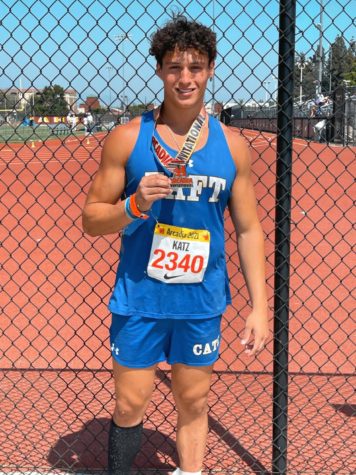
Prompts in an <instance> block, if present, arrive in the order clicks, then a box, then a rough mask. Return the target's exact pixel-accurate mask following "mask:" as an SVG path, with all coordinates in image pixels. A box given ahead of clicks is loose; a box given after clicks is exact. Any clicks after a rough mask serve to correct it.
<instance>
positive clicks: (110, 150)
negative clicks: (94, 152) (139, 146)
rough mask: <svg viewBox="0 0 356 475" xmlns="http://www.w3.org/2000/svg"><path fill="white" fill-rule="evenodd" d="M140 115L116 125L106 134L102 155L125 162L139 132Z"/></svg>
mask: <svg viewBox="0 0 356 475" xmlns="http://www.w3.org/2000/svg"><path fill="white" fill-rule="evenodd" d="M140 126H141V117H135V118H134V119H132V120H131V121H130V122H128V123H127V124H124V125H118V126H117V127H115V129H113V130H112V131H111V132H110V134H109V135H108V136H107V138H106V140H105V143H104V148H103V156H104V157H111V158H112V160H114V161H117V162H120V163H125V162H126V160H127V159H128V157H129V156H130V154H131V152H132V150H133V149H134V146H135V144H136V141H137V138H138V134H139V132H140Z"/></svg>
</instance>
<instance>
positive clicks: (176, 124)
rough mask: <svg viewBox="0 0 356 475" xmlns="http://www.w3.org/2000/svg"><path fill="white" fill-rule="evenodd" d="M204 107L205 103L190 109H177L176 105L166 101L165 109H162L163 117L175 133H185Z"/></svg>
mask: <svg viewBox="0 0 356 475" xmlns="http://www.w3.org/2000/svg"><path fill="white" fill-rule="evenodd" d="M202 107H203V103H202V104H198V105H197V106H195V107H192V108H189V109H188V108H187V109H181V110H177V109H176V108H175V107H174V106H173V107H171V106H170V105H169V104H166V103H164V105H163V110H161V119H162V121H163V122H164V123H165V124H166V125H168V127H169V128H170V129H171V130H172V131H173V132H174V133H176V134H179V135H185V134H187V133H188V131H189V129H190V127H191V125H192V124H193V122H194V120H195V119H196V118H197V116H198V115H199V112H200V111H201V109H202Z"/></svg>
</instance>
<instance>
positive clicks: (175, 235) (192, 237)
mask: <svg viewBox="0 0 356 475" xmlns="http://www.w3.org/2000/svg"><path fill="white" fill-rule="evenodd" d="M209 252H210V232H209V231H207V230H205V229H199V230H198V229H188V228H180V227H177V226H171V225H170V224H161V223H157V224H156V227H155V230H154V234H153V241H152V247H151V254H150V260H149V263H148V266H147V274H148V275H149V276H150V277H152V278H154V279H157V280H160V281H161V282H165V283H166V284H193V283H198V282H202V280H203V278H204V274H205V271H206V268H207V265H208V260H209Z"/></svg>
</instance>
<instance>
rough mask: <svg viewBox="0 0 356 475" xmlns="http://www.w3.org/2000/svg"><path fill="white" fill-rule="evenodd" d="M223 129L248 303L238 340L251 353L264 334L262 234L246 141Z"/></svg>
mask: <svg viewBox="0 0 356 475" xmlns="http://www.w3.org/2000/svg"><path fill="white" fill-rule="evenodd" d="M224 131H225V134H226V138H227V140H228V143H229V147H230V150H231V153H232V156H233V159H234V161H235V164H236V168H237V176H236V178H235V181H234V183H233V187H232V195H231V199H230V203H229V209H230V214H231V218H232V221H233V223H234V227H235V231H236V236H237V242H238V253H239V258H240V263H241V269H242V272H243V275H244V278H245V282H246V285H247V289H248V292H249V295H250V299H251V305H252V312H251V313H250V315H249V316H248V317H247V319H246V324H245V330H244V334H243V338H242V340H241V343H242V344H244V345H246V353H248V354H249V355H254V354H255V353H256V352H258V351H260V350H261V349H262V348H263V346H264V344H265V342H266V339H267V337H268V304H267V291H266V276H265V252H264V237H263V232H262V228H261V224H260V222H259V219H258V216H257V206H256V198H255V193H254V189H253V184H252V180H251V165H250V162H251V159H250V153H249V150H248V147H247V144H246V142H245V140H244V139H243V138H242V137H241V136H239V135H238V134H237V133H236V132H233V131H230V130H228V129H227V128H224ZM252 334H253V338H254V342H253V348H252V349H250V347H249V346H247V344H248V342H249V340H250V338H251V335H252Z"/></svg>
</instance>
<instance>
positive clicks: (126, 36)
mask: <svg viewBox="0 0 356 475" xmlns="http://www.w3.org/2000/svg"><path fill="white" fill-rule="evenodd" d="M114 38H115V41H116V42H117V44H118V50H119V52H120V54H122V56H123V62H122V96H124V97H125V90H126V80H125V62H126V57H125V41H129V40H131V38H132V35H130V34H129V33H120V34H119V35H115V36H114ZM121 45H122V51H121V49H120V46H121Z"/></svg>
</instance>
